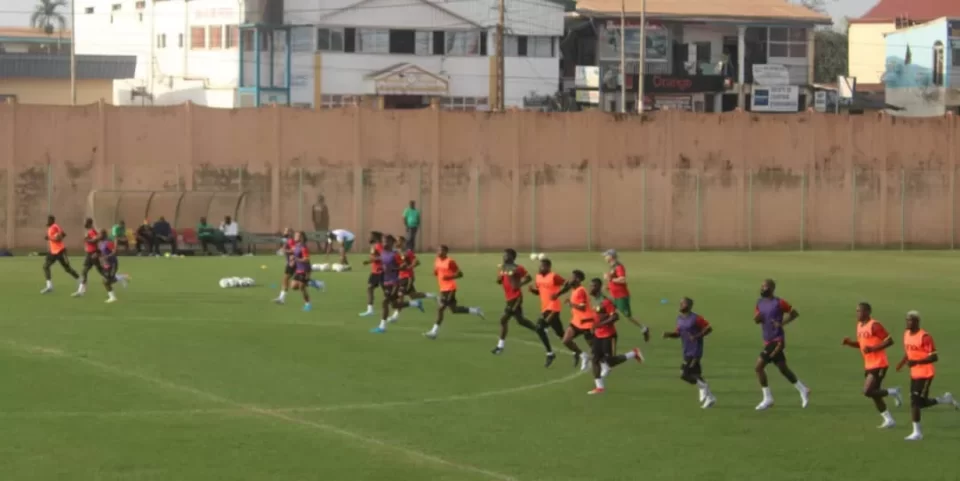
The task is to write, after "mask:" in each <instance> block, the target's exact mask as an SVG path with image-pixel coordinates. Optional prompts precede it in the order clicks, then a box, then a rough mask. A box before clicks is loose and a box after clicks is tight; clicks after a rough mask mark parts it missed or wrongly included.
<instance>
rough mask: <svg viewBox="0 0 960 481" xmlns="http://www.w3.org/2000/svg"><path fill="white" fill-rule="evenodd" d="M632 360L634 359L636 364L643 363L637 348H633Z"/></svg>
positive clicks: (641, 355)
mask: <svg viewBox="0 0 960 481" xmlns="http://www.w3.org/2000/svg"><path fill="white" fill-rule="evenodd" d="M633 358H634V359H635V360H636V361H637V362H639V363H643V360H644V359H643V351H641V350H640V348H639V347H635V348H633Z"/></svg>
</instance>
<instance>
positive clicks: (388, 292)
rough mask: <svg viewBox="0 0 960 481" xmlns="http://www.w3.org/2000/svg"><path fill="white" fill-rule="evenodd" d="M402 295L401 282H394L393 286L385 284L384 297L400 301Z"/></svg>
mask: <svg viewBox="0 0 960 481" xmlns="http://www.w3.org/2000/svg"><path fill="white" fill-rule="evenodd" d="M400 295H401V287H400V283H399V282H394V283H392V284H383V297H384V298H386V299H389V300H396V299H399V298H400Z"/></svg>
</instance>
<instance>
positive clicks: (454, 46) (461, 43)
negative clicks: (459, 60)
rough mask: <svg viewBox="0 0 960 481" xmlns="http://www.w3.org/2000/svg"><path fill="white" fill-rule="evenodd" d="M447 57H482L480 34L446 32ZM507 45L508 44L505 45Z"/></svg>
mask: <svg viewBox="0 0 960 481" xmlns="http://www.w3.org/2000/svg"><path fill="white" fill-rule="evenodd" d="M444 37H445V40H446V43H447V45H446V51H445V52H444V53H445V54H446V55H453V56H460V57H466V56H474V55H480V32H466V31H460V32H445V33H444ZM504 45H506V44H504Z"/></svg>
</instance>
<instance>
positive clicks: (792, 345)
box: [0, 252, 960, 481]
mask: <svg viewBox="0 0 960 481" xmlns="http://www.w3.org/2000/svg"><path fill="white" fill-rule="evenodd" d="M452 256H453V257H454V258H455V259H456V260H457V262H458V263H459V264H460V266H461V268H462V270H463V271H464V273H465V278H464V279H462V280H461V281H460V282H459V284H460V289H459V292H458V298H459V300H460V302H461V304H462V305H470V306H474V305H475V306H480V307H482V308H483V309H484V310H485V311H486V314H487V319H486V320H481V319H479V318H477V317H474V316H469V315H462V316H454V315H449V314H448V315H447V317H446V321H445V323H444V326H443V329H442V330H441V331H440V337H439V338H438V339H437V340H436V341H430V340H427V339H425V338H424V337H423V336H422V332H424V331H426V330H428V329H429V328H430V327H431V326H432V324H433V320H434V316H435V312H434V310H435V306H436V304H435V303H434V302H433V301H432V300H429V299H428V300H425V301H424V302H425V306H426V308H427V312H426V313H425V314H424V313H420V312H419V311H416V310H414V309H410V310H407V311H404V313H403V316H402V317H401V319H400V321H399V322H398V323H396V324H391V325H390V326H389V329H388V332H386V333H385V334H379V335H378V334H372V333H370V332H369V330H370V328H372V327H375V326H376V324H377V322H378V321H379V318H378V317H369V318H361V317H358V316H357V314H358V313H359V312H361V311H362V310H363V309H364V308H365V305H366V300H365V298H364V297H365V285H366V279H367V273H366V271H365V270H364V269H363V268H362V267H360V266H359V261H360V260H361V258H360V256H358V255H354V256H353V257H352V259H353V261H354V262H355V263H356V264H357V266H356V267H355V270H354V271H353V272H347V273H316V274H315V275H314V277H315V278H319V279H322V280H324V281H326V282H327V292H325V293H315V294H314V303H313V304H314V306H313V311H312V312H302V311H301V310H300V307H301V301H300V299H299V298H298V296H296V295H290V296H288V299H287V304H286V305H285V306H277V305H274V304H272V303H271V302H270V301H271V300H272V299H273V298H274V297H276V295H277V293H278V290H277V288H276V287H275V286H276V284H277V283H278V281H279V278H280V276H281V274H282V262H283V261H282V260H281V259H280V258H277V257H275V256H262V257H244V258H220V257H216V258H169V259H168V258H129V257H124V258H121V260H120V265H121V268H120V271H121V272H126V273H129V274H131V275H132V277H133V280H132V282H131V284H130V286H129V288H127V289H120V288H118V296H119V298H120V301H119V302H118V303H115V304H110V305H108V304H104V302H103V301H104V299H105V298H106V296H105V293H104V291H103V287H102V286H101V285H100V284H99V278H98V277H91V285H90V287H89V290H88V294H87V296H86V297H84V298H79V299H76V298H71V297H70V294H71V293H72V292H73V291H74V290H75V288H76V285H75V283H74V281H73V280H72V279H70V278H69V277H68V276H67V275H66V274H65V273H64V272H63V271H62V270H60V268H59V266H56V265H55V266H54V267H53V272H54V282H55V285H56V290H55V292H53V293H52V294H49V295H46V296H41V295H40V294H39V291H40V289H41V288H42V287H43V275H42V272H41V264H42V261H43V259H42V258H41V257H18V258H12V259H0V292H2V298H3V304H2V308H3V312H2V314H0V379H2V382H0V439H2V440H3V441H2V442H0V479H2V480H9V481H33V480H37V481H53V480H70V481H87V480H90V481H94V480H96V481H112V480H130V481H133V480H137V481H148V480H149V481H215V480H231V481H232V480H245V481H308V480H317V481H367V480H369V481H381V480H383V481H387V480H390V481H394V480H402V481H414V480H431V481H440V480H447V481H471V480H476V481H483V480H491V481H506V480H515V481H581V480H590V481H619V480H624V481H627V480H645V481H654V480H663V481H673V480H694V479H698V480H707V481H722V480H731V481H734V480H735V481H748V480H763V481H771V480H774V481H788V480H797V481H801V480H802V481H811V480H841V479H851V480H872V481H884V480H890V481H894V480H897V481H900V480H924V481H936V480H944V481H947V480H949V481H955V480H956V479H957V469H956V466H957V464H956V459H957V457H956V456H957V452H958V450H960V412H958V411H954V410H953V409H950V408H947V407H944V406H937V407H933V408H931V409H928V410H925V411H924V420H923V426H924V434H925V436H926V439H925V440H923V441H921V442H919V443H916V444H908V443H907V442H906V441H904V440H903V438H904V436H906V435H908V434H910V418H909V408H908V406H906V405H905V406H903V407H901V408H898V409H893V414H894V417H895V418H896V421H897V422H898V426H897V427H896V428H894V429H893V430H889V431H879V430H878V429H877V426H878V425H879V424H880V422H881V418H880V416H879V415H878V413H877V412H876V410H875V408H874V407H873V404H872V402H871V401H870V400H869V399H867V398H865V397H864V396H863V395H862V394H861V389H862V385H863V363H862V360H861V357H860V354H859V353H858V351H857V350H855V349H850V348H846V347H843V346H841V340H842V339H843V338H844V337H845V336H850V337H855V334H856V333H855V325H854V322H855V317H854V316H855V312H854V311H855V308H856V304H857V302H859V301H868V302H870V303H872V304H873V307H874V317H875V318H876V319H877V320H879V321H880V322H882V323H883V324H884V325H885V326H886V327H887V329H888V330H889V331H890V332H891V333H893V335H894V339H895V341H896V344H895V345H894V346H893V348H891V350H890V354H889V356H890V363H891V367H892V366H893V365H894V364H895V363H896V362H897V361H898V360H899V359H900V357H901V356H902V354H903V350H902V330H903V325H904V314H905V313H906V311H908V310H910V309H917V310H919V311H920V313H921V315H922V319H923V323H922V327H923V328H925V329H926V330H927V331H929V332H930V333H931V334H932V336H933V337H934V339H935V340H936V344H937V348H938V352H939V355H940V362H939V363H938V364H937V376H936V380H935V382H934V383H933V387H932V391H931V392H932V393H935V394H938V395H939V394H941V393H942V392H943V391H950V390H953V392H955V393H960V360H958V359H960V322H958V321H960V319H958V307H960V302H958V292H960V291H958V287H960V278H958V273H960V255H958V254H956V253H954V252H908V253H900V252H873V253H871V252H852V253H845V252H822V253H820V252H807V253H646V254H629V253H623V254H621V257H622V261H623V262H624V264H625V265H626V267H627V270H628V280H629V283H630V289H631V292H632V298H633V309H634V311H635V314H637V316H638V317H639V318H640V319H641V320H642V321H644V322H646V323H647V324H649V325H650V326H651V330H652V331H653V332H652V334H653V336H652V338H651V340H650V342H649V343H647V344H644V343H643V341H642V337H641V335H640V332H639V330H638V329H637V328H636V327H634V326H633V325H631V324H629V323H627V322H620V323H619V324H618V326H619V331H620V342H619V344H618V346H619V350H620V351H621V352H623V351H625V350H626V349H628V348H630V347H633V346H640V347H641V348H642V349H643V351H644V353H645V354H646V357H647V362H646V363H645V364H643V365H641V364H637V363H635V362H633V361H628V362H627V363H625V364H623V365H621V366H618V367H617V368H616V369H614V371H613V373H612V374H611V375H610V377H609V378H607V380H606V387H607V391H606V393H604V394H603V395H600V396H587V394H586V393H587V391H588V390H590V389H591V388H592V387H593V380H592V376H591V375H590V374H589V373H580V372H579V370H576V369H574V368H573V365H572V364H573V363H572V360H571V358H570V357H569V356H568V354H567V352H566V351H565V349H564V348H563V346H562V345H561V344H560V342H559V340H556V339H554V349H555V350H556V352H557V353H558V355H559V358H558V359H557V361H556V362H555V363H554V365H553V366H552V367H550V368H549V369H545V368H544V366H543V361H544V356H543V348H542V347H541V346H540V344H539V341H538V339H537V338H536V336H535V334H534V333H532V332H530V331H527V330H525V329H523V328H521V327H519V326H517V325H516V324H512V325H511V330H510V335H509V338H508V339H507V345H506V351H505V352H504V353H503V354H502V355H501V356H493V355H491V353H490V350H491V348H493V347H494V345H495V344H496V341H497V333H498V330H497V329H498V323H497V318H498V317H499V314H500V312H501V311H502V308H503V292H502V289H501V288H500V286H498V285H496V284H495V283H494V280H495V273H496V265H497V263H498V262H499V255H497V254H458V253H455V252H454V253H452ZM321 257H322V256H321ZM551 258H552V259H553V260H554V268H555V270H556V271H557V272H559V273H560V274H561V275H563V276H567V277H568V276H569V275H570V271H571V270H572V269H576V268H579V269H582V270H584V271H585V272H586V273H587V277H588V279H589V278H591V277H598V276H600V275H601V274H602V273H603V272H604V271H605V265H604V263H603V258H602V257H601V256H600V254H598V253H592V254H583V253H577V254H560V253H557V254H553V255H551ZM72 261H73V264H74V266H75V267H76V268H79V267H80V266H81V264H82V261H81V259H80V258H73V259H72ZM421 261H422V262H423V264H424V265H423V266H421V268H420V269H419V270H418V277H419V279H418V282H417V283H418V285H419V287H420V288H421V290H434V289H435V288H436V284H435V282H434V281H433V280H432V279H431V277H430V270H431V269H430V267H429V266H432V263H433V256H432V255H430V254H423V255H422V259H421ZM521 261H522V263H523V264H524V265H525V266H526V267H527V268H528V269H529V270H531V272H533V271H535V269H536V262H533V261H530V260H529V259H527V258H525V257H524V258H522V260H521ZM315 262H322V260H316V259H315ZM264 265H265V266H266V269H264V268H262V266H264ZM228 276H239V277H253V278H254V279H256V281H257V283H258V286H257V287H251V288H235V289H221V288H220V287H219V286H218V285H217V282H218V281H219V279H220V278H222V277H228ZM765 277H773V278H775V279H776V280H777V283H778V290H777V294H778V295H780V296H781V297H783V298H785V299H787V300H788V301H789V302H791V303H792V304H793V305H794V306H795V307H796V309H797V310H798V311H799V312H800V317H799V319H797V321H796V322H794V323H792V324H791V325H789V326H788V327H787V343H788V344H787V351H786V352H787V357H788V359H789V362H790V365H791V367H792V368H793V370H794V371H795V372H796V373H797V375H798V376H799V378H800V379H801V380H802V381H803V382H804V383H805V384H807V386H809V387H810V389H811V390H812V396H811V404H810V406H809V407H808V408H807V409H801V408H800V399H799V396H798V395H797V392H796V391H795V390H794V388H793V387H792V386H790V385H789V384H788V383H787V381H786V380H784V379H783V378H782V377H781V376H780V374H779V373H778V372H777V371H776V369H775V368H773V367H772V366H771V367H770V368H769V369H768V373H769V375H770V386H771V387H772V389H773V393H774V396H775V398H776V405H775V406H774V407H773V408H772V409H770V410H768V411H765V412H756V411H754V406H755V405H756V404H757V403H758V402H759V401H760V389H759V387H758V386H757V382H756V378H755V374H754V372H753V365H754V362H755V360H756V358H757V354H758V352H759V351H760V349H761V347H762V343H761V339H760V328H759V327H758V326H756V325H755V324H754V323H753V321H752V315H753V307H754V303H755V302H756V299H757V297H758V292H759V287H760V282H761V281H762V280H763V279H764V278H765ZM271 286H274V287H273V288H271ZM526 296H527V301H526V303H525V306H526V311H527V315H528V317H531V318H533V317H535V316H536V314H537V311H538V308H539V303H538V302H537V301H536V300H535V299H534V297H533V296H532V295H530V294H529V293H528V294H527V295H526ZM681 296H689V297H692V298H693V299H695V301H696V306H695V309H694V310H695V311H696V312H698V313H700V314H701V315H703V316H704V317H705V318H707V319H708V320H709V321H710V323H711V324H712V325H713V327H714V333H713V334H712V335H710V336H709V337H707V339H706V354H705V358H704V361H703V365H704V376H705V377H706V379H707V380H708V381H709V382H710V385H711V388H712V390H713V392H714V393H715V395H716V396H717V398H718V402H717V405H716V406H715V407H713V408H712V409H709V410H703V409H701V408H700V406H699V403H698V400H697V390H696V389H695V388H694V387H692V386H690V385H687V384H686V383H684V382H682V381H681V380H680V379H679V374H680V372H679V366H680V362H681V357H680V346H679V342H678V341H676V340H663V339H661V337H660V334H661V333H662V332H663V331H664V330H672V329H673V326H674V322H675V318H676V310H677V304H678V302H679V299H680V297H681ZM378 301H379V294H378ZM567 320H569V314H568V313H565V316H564V321H565V322H566V321H567ZM579 342H580V343H581V345H583V341H582V340H580V341H579ZM886 385H887V386H895V385H898V386H901V387H903V388H904V389H905V390H906V388H907V387H908V386H909V378H908V374H907V370H904V371H903V372H901V373H894V372H893V369H891V373H890V375H889V376H888V377H887V382H886ZM907 397H908V396H907ZM907 402H909V401H907ZM890 404H891V406H892V404H893V403H892V402H891V403H890Z"/></svg>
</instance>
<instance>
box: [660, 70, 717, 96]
mask: <svg viewBox="0 0 960 481" xmlns="http://www.w3.org/2000/svg"><path fill="white" fill-rule="evenodd" d="M643 90H644V92H647V93H652V94H657V93H661V94H689V93H700V92H722V91H723V90H724V87H723V77H722V76H720V75H692V76H675V75H644V79H643Z"/></svg>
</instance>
